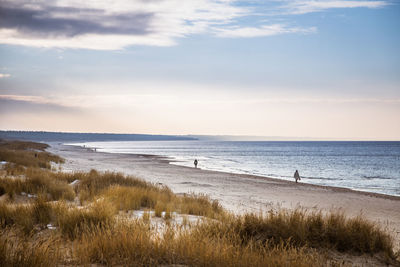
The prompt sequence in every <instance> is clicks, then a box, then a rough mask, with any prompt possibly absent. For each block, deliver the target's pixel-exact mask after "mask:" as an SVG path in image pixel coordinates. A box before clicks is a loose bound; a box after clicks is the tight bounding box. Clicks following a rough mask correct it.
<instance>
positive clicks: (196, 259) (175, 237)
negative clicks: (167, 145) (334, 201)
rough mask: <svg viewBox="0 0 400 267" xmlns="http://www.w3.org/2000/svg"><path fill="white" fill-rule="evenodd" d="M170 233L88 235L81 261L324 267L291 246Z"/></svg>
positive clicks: (144, 228) (132, 227)
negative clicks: (261, 244) (243, 242)
mask: <svg viewBox="0 0 400 267" xmlns="http://www.w3.org/2000/svg"><path fill="white" fill-rule="evenodd" d="M192 231H197V234H193V233H192V232H191V231H185V230H180V229H173V228H169V229H167V230H166V231H165V233H164V235H162V236H159V235H155V234H154V233H152V232H151V231H150V230H149V227H148V225H147V224H145V223H143V222H141V221H139V220H138V221H131V222H124V223H121V224H117V225H116V226H115V227H111V228H102V229H98V230H97V231H96V232H95V233H93V232H91V233H85V234H83V235H82V238H81V239H79V240H77V242H76V243H75V245H76V250H75V253H76V257H77V258H78V259H80V263H81V264H89V263H98V264H105V265H109V266H111V265H138V266H143V265H144V266H154V265H172V264H183V265H188V266H285V265H288V264H290V266H323V258H322V257H321V256H319V255H318V254H317V253H316V252H315V251H313V250H308V249H305V248H296V247H291V246H286V245H284V244H283V243H282V244H280V245H278V246H271V247H265V246H264V247H261V246H257V244H255V243H251V244H250V243H249V244H247V245H246V246H242V245H240V244H237V243H236V244H235V243H232V239H230V238H226V237H223V238H218V239H217V238H209V237H208V236H206V234H207V233H206V232H199V231H201V229H192Z"/></svg>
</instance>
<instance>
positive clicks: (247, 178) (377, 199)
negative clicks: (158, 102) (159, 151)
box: [48, 143, 400, 248]
mask: <svg viewBox="0 0 400 267" xmlns="http://www.w3.org/2000/svg"><path fill="white" fill-rule="evenodd" d="M50 145H51V148H49V149H48V151H49V152H52V153H55V154H58V155H60V156H61V157H63V158H65V159H66V161H65V163H64V164H63V166H62V170H63V171H88V170H90V169H97V170H99V171H115V172H122V173H125V174H128V175H134V176H136V177H139V178H142V179H144V180H147V181H150V182H154V183H162V184H165V185H167V186H169V187H170V188H171V189H172V190H173V191H174V193H178V194H179V193H189V192H194V193H202V194H207V195H209V196H210V198H212V199H216V200H218V201H219V202H220V203H221V204H222V205H223V206H224V207H225V208H226V209H228V210H230V211H233V212H235V213H238V214H239V213H244V212H260V211H269V210H271V209H277V208H288V209H294V208H296V207H299V206H300V207H302V208H305V209H308V210H322V211H323V212H325V211H332V210H340V211H342V212H344V213H345V214H346V215H348V216H357V215H360V214H362V215H363V216H364V217H366V218H368V219H369V220H372V221H374V222H378V223H379V224H381V225H382V227H384V228H387V229H388V231H389V232H390V233H391V234H392V236H393V237H394V238H395V246H396V247H397V248H399V247H400V197H394V196H388V195H382V194H375V193H367V192H358V191H353V190H350V189H344V188H337V187H326V186H317V185H310V184H303V183H297V184H296V183H295V182H294V181H293V182H290V181H284V180H278V179H272V178H267V177H260V176H253V175H244V174H232V173H225V172H216V171H208V170H202V169H201V163H200V164H199V167H200V168H198V169H195V168H188V167H182V166H177V165H174V164H170V161H169V160H168V159H166V158H161V157H156V156H147V155H146V156H145V155H129V154H110V153H101V152H94V151H91V150H89V149H85V148H80V147H74V146H66V145H62V144H59V143H50Z"/></svg>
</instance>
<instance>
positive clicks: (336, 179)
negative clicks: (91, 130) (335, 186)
mask: <svg viewBox="0 0 400 267" xmlns="http://www.w3.org/2000/svg"><path fill="white" fill-rule="evenodd" d="M301 178H305V179H310V180H326V181H343V180H344V179H342V178H326V177H311V176H301Z"/></svg>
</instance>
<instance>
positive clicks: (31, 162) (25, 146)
mask: <svg viewBox="0 0 400 267" xmlns="http://www.w3.org/2000/svg"><path fill="white" fill-rule="evenodd" d="M47 147H48V145H47V144H42V143H34V142H21V141H3V140H1V141H0V161H7V162H8V164H7V165H8V166H7V167H6V170H7V172H8V173H9V174H11V175H14V172H18V170H20V168H18V167H20V166H25V167H38V168H46V169H50V168H51V164H50V162H55V163H62V162H64V161H63V159H62V158H61V157H59V156H57V155H53V154H51V153H49V152H46V151H44V150H45V149H46V148H47Z"/></svg>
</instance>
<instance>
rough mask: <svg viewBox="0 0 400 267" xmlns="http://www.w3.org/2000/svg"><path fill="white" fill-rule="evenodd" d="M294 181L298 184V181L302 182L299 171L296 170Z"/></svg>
mask: <svg viewBox="0 0 400 267" xmlns="http://www.w3.org/2000/svg"><path fill="white" fill-rule="evenodd" d="M294 179H295V180H296V183H297V181H298V180H299V181H300V180H301V179H300V174H299V171H298V170H296V171H295V172H294Z"/></svg>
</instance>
